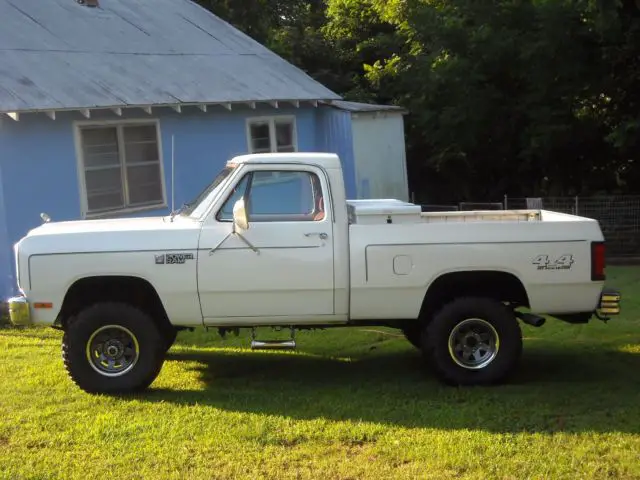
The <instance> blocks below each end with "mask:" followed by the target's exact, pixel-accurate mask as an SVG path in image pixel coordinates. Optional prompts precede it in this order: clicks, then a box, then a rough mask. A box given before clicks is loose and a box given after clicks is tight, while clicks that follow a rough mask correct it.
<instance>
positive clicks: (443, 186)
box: [201, 0, 640, 202]
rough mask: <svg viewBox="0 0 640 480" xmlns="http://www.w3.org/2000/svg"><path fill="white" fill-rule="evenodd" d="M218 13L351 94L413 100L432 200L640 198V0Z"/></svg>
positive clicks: (412, 125) (392, 4)
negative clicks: (610, 195) (607, 194)
mask: <svg viewBox="0 0 640 480" xmlns="http://www.w3.org/2000/svg"><path fill="white" fill-rule="evenodd" d="M201 3H203V4H204V3H207V2H205V1H204V0H202V1H201ZM211 3H213V2H211ZM238 6H242V8H239V7H238ZM232 7H233V8H232ZM211 8H212V10H213V11H215V12H216V13H218V14H220V15H221V16H222V17H223V18H227V19H229V20H230V21H231V22H232V23H234V24H235V25H236V26H238V27H240V28H241V29H243V30H244V31H246V32H248V33H249V34H252V32H253V34H254V36H255V38H256V39H258V40H260V41H263V42H264V43H265V44H267V45H268V46H269V47H270V48H272V49H274V50H275V51H277V52H278V53H280V54H281V55H283V56H284V57H285V58H287V59H288V60H290V61H292V62H293V63H294V64H296V65H298V66H300V67H301V68H303V69H304V70H306V71H307V72H308V73H309V74H311V75H312V76H313V77H315V78H316V79H318V80H319V81H321V82H322V83H324V84H326V85H327V86H328V87H330V88H332V89H333V90H335V91H337V92H339V93H341V94H343V95H344V96H345V97H346V98H348V99H353V100H360V101H372V102H380V103H394V104H400V105H403V106H405V107H407V108H408V109H409V110H410V112H411V114H410V115H409V116H408V117H407V122H406V131H407V145H408V161H409V168H410V180H411V182H412V189H413V190H414V191H416V192H418V194H419V197H421V198H423V199H424V200H426V197H429V201H446V202H451V201H459V200H476V201H477V200H497V199H500V198H501V197H502V195H503V194H505V193H507V194H509V195H511V196H519V195H523V196H524V195H573V194H590V193H598V192H631V191H635V192H640V158H639V155H638V153H639V147H640V141H639V140H638V138H639V135H640V115H639V113H638V112H639V111H640V98H639V97H640V88H638V85H640V9H639V7H638V3H637V2H636V1H635V0H620V1H619V2H604V1H601V0H561V1H558V0H516V1H514V0H491V1H489V0H482V1H478V0H326V2H323V1H321V0H296V1H293V2H284V1H282V0H280V1H275V0H271V1H269V0H253V1H252V2H248V3H247V2H239V1H237V0H236V1H233V0H226V1H224V2H217V3H215V5H213V6H211ZM225 9H226V10H225ZM421 194H422V195H421Z"/></svg>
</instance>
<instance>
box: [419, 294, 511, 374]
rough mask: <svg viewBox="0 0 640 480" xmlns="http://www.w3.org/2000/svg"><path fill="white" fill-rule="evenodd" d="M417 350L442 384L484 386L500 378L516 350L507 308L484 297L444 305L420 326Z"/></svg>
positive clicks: (507, 370) (509, 369) (506, 371)
mask: <svg viewBox="0 0 640 480" xmlns="http://www.w3.org/2000/svg"><path fill="white" fill-rule="evenodd" d="M423 345H424V346H425V348H424V349H423V354H424V357H425V360H426V361H427V363H428V364H429V365H430V366H431V368H432V369H433V370H434V371H435V373H436V375H437V376H438V378H439V379H440V380H442V381H443V382H444V383H447V384H450V385H490V384H495V383H499V382H501V381H503V380H505V379H506V378H507V377H508V376H509V375H510V374H511V373H512V371H513V370H514V369H515V367H516V366H517V363H518V360H519V359H520V355H521V353H522V333H521V330H520V325H518V321H517V319H516V317H515V314H514V313H513V311H511V310H509V309H508V308H507V307H506V306H505V305H503V304H502V303H500V302H498V301H496V300H492V299H488V298H460V299H458V300H454V301H453V302H451V303H449V304H447V305H445V306H444V307H443V308H442V309H441V310H440V311H439V312H438V313H437V314H436V315H435V317H434V318H433V320H432V321H431V322H430V323H429V324H428V325H427V327H426V328H425V330H424V331H423Z"/></svg>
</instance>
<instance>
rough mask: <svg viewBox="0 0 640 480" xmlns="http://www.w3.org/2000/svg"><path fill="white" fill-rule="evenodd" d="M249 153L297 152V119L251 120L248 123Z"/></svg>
mask: <svg viewBox="0 0 640 480" xmlns="http://www.w3.org/2000/svg"><path fill="white" fill-rule="evenodd" d="M247 124H248V127H247V130H248V132H247V134H248V136H249V153H275V152H295V151H296V150H297V146H296V138H295V137H296V124H295V117H288V116H282V117H264V118H251V119H249V120H248V121H247Z"/></svg>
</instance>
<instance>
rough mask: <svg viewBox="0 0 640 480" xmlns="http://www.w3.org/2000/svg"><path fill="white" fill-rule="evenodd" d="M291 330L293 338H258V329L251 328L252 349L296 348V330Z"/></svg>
mask: <svg viewBox="0 0 640 480" xmlns="http://www.w3.org/2000/svg"><path fill="white" fill-rule="evenodd" d="M290 330H291V338H290V339H288V340H256V329H255V328H252V329H251V350H295V349H296V340H295V330H294V329H293V328H291V329H290Z"/></svg>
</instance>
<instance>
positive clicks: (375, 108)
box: [330, 100, 407, 113]
mask: <svg viewBox="0 0 640 480" xmlns="http://www.w3.org/2000/svg"><path fill="white" fill-rule="evenodd" d="M330 105H332V106H334V107H336V108H339V109H340V110H346V111H348V112H360V113H363V112H397V113H407V110H406V109H404V108H403V107H398V106H396V105H377V104H374V103H360V102H347V101H346V100H333V101H331V102H330Z"/></svg>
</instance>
